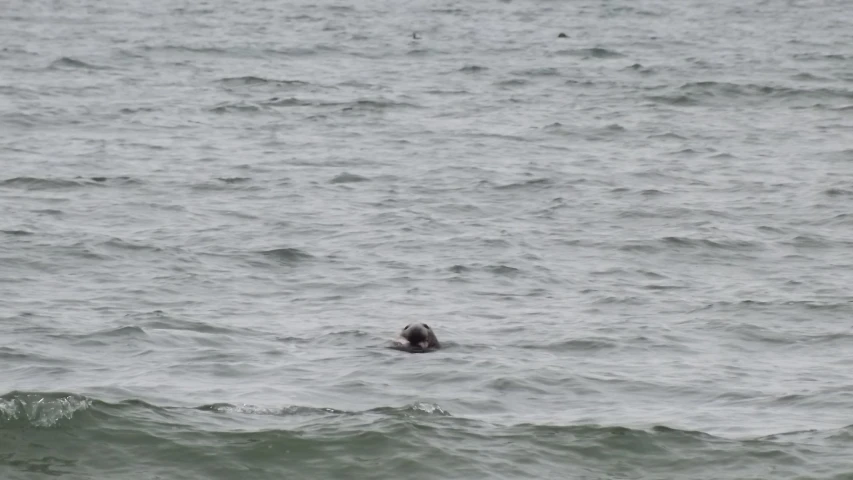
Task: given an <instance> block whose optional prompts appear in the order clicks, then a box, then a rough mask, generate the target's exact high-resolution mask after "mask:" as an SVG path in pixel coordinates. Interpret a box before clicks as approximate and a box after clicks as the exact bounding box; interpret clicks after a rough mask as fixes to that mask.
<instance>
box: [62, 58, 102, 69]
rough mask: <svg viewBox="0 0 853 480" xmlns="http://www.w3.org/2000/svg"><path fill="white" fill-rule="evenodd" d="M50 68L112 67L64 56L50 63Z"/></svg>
mask: <svg viewBox="0 0 853 480" xmlns="http://www.w3.org/2000/svg"><path fill="white" fill-rule="evenodd" d="M49 68H51V69H58V68H79V69H85V70H109V69H110V67H105V66H100V65H94V64H91V63H87V62H84V61H82V60H77V59H76V58H71V57H62V58H59V59H58V60H54V61H53V62H52V63H51V64H50V67H49Z"/></svg>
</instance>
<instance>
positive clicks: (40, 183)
mask: <svg viewBox="0 0 853 480" xmlns="http://www.w3.org/2000/svg"><path fill="white" fill-rule="evenodd" d="M84 185H86V182H78V181H76V180H63V179H60V178H38V177H14V178H9V179H6V180H0V187H15V188H24V189H27V190H60V189H68V188H77V187H82V186H84Z"/></svg>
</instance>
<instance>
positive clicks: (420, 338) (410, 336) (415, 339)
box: [394, 322, 441, 353]
mask: <svg viewBox="0 0 853 480" xmlns="http://www.w3.org/2000/svg"><path fill="white" fill-rule="evenodd" d="M394 348H396V349H397V350H403V351H405V352H409V353H425V352H430V351H433V350H438V349H439V348H441V344H440V343H438V338H436V336H435V332H433V331H432V329H431V328H430V327H429V325H427V324H426V323H420V322H417V323H410V324H408V325H406V327H405V328H403V330H401V331H400V336H399V337H397V339H396V340H394Z"/></svg>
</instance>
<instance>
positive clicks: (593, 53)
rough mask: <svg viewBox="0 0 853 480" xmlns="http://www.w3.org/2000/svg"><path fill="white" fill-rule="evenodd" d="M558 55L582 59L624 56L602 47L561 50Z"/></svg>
mask: <svg viewBox="0 0 853 480" xmlns="http://www.w3.org/2000/svg"><path fill="white" fill-rule="evenodd" d="M557 55H564V56H572V57H581V58H602V59H603V58H622V57H624V55H623V54H621V53H619V52H617V51H615V50H610V49H607V48H602V47H593V48H579V49H574V50H559V51H557Z"/></svg>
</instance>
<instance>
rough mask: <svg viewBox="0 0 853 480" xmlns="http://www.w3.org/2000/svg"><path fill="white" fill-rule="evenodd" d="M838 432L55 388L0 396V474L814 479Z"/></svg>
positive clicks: (845, 443) (842, 437) (844, 440)
mask: <svg viewBox="0 0 853 480" xmlns="http://www.w3.org/2000/svg"><path fill="white" fill-rule="evenodd" d="M497 386H499V387H502V388H504V389H507V388H509V389H511V390H512V389H517V388H519V387H521V386H522V385H497ZM780 401H784V399H781V400H780ZM851 432H853V427H844V428H840V429H834V430H824V431H817V430H809V431H792V432H780V433H775V434H772V435H764V436H761V437H757V438H726V437H721V436H717V435H712V434H709V433H705V432H702V431H698V430H690V429H680V428H673V427H670V426H665V425H656V426H649V427H643V428H641V427H636V426H621V425H606V424H597V423H579V424H574V425H565V424H552V423H547V422H526V423H512V424H503V423H499V422H494V421H488V420H485V419H482V420H480V419H476V418H466V417H464V416H455V415H451V414H450V413H449V412H447V411H446V410H445V409H444V408H443V407H441V406H440V405H437V404H434V403H430V402H417V401H416V402H413V403H410V404H407V405H402V406H394V407H392V406H384V407H382V406H380V407H376V408H371V409H367V410H360V411H343V410H338V409H331V408H317V407H301V406H281V407H264V406H256V405H249V404H231V403H211V404H205V405H201V406H197V407H169V406H158V405H154V404H151V403H148V402H145V401H143V400H138V399H130V400H124V401H119V402H112V403H110V402H104V401H101V400H97V399H94V398H91V397H87V396H83V395H79V394H74V393H61V392H55V393H54V392H21V391H15V392H10V393H7V394H5V395H2V396H0V435H2V437H3V442H0V468H5V469H7V470H9V469H11V471H16V470H17V471H22V472H32V471H34V470H39V471H41V472H42V473H48V474H62V473H67V474H73V475H78V476H84V477H126V476H127V474H128V472H139V471H144V472H146V474H147V475H153V476H157V475H159V476H163V477H165V478H172V477H176V476H178V477H181V478H210V477H216V478H222V477H228V478H231V477H234V478H238V477H239V478H272V477H291V476H293V475H294V474H296V473H297V472H298V474H299V475H303V476H306V477H309V478H325V477H328V476H330V475H332V476H338V474H340V475H344V473H345V474H346V475H347V476H349V477H350V478H390V477H393V476H394V475H395V473H396V474H399V472H401V471H413V472H419V473H420V474H421V475H420V477H424V478H435V477H437V476H441V477H442V478H446V477H453V478H520V477H525V474H527V475H529V473H530V471H531V470H530V469H529V467H530V461H531V459H535V463H536V466H537V471H539V472H552V473H553V474H554V475H560V476H569V477H572V476H584V475H587V476H589V475H592V476H594V477H596V478H598V477H602V478H605V477H606V478H610V477H620V478H622V477H625V478H641V477H642V478H644V477H658V476H667V477H671V476H679V477H680V476H684V477H685V478H694V477H697V476H698V477H701V476H702V473H706V468H707V465H708V464H709V463H715V464H722V465H726V466H727V470H726V471H728V472H730V473H731V475H728V476H727V475H723V476H724V477H725V478H743V477H761V475H760V473H761V472H766V471H767V470H768V469H773V470H774V471H775V472H776V473H777V474H780V475H781V476H785V477H787V476H789V475H786V474H784V473H785V472H784V471H787V470H785V469H794V470H796V471H817V470H815V469H820V468H822V467H821V465H822V464H823V460H822V459H825V458H826V456H827V455H828V456H832V455H843V452H844V451H847V450H849V448H850V447H851V446H853V433H851ZM94 446H97V448H93V447H94ZM470 452H480V453H482V452H489V454H488V455H483V454H478V455H474V456H472V455H471V453H470ZM367 458H376V459H379V458H381V459H382V462H381V463H376V462H365V459H367ZM612 459H619V461H617V462H614V461H612ZM190 466H192V467H191V468H190ZM247 466H251V470H249V471H250V472H252V474H250V475H248V477H247ZM447 472H452V475H447ZM718 473H721V472H718ZM834 473H841V472H840V471H837V472H835V471H834ZM717 478H720V476H719V475H718V476H717Z"/></svg>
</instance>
